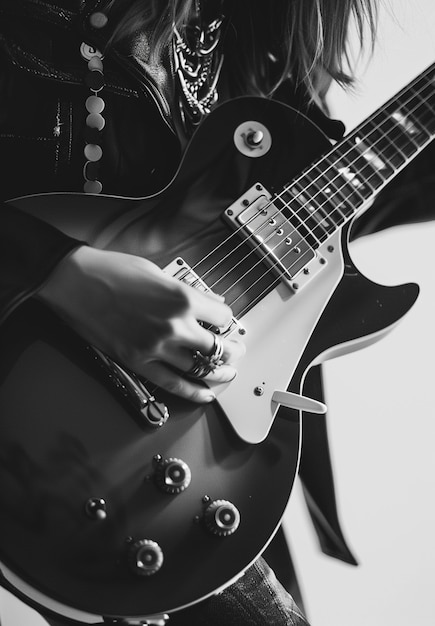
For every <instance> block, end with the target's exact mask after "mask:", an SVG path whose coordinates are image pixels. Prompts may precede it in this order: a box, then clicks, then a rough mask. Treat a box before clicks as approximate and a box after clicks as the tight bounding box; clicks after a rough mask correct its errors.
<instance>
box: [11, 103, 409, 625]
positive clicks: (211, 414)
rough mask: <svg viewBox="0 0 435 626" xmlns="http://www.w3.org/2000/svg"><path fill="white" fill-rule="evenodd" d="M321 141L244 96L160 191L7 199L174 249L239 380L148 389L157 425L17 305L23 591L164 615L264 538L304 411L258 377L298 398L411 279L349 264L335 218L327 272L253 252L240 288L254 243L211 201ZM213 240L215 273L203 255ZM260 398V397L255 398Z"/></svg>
mask: <svg viewBox="0 0 435 626" xmlns="http://www.w3.org/2000/svg"><path fill="white" fill-rule="evenodd" d="M246 120H258V121H260V122H261V123H262V124H264V125H265V126H266V127H267V128H268V130H269V131H270V134H271V136H272V146H271V149H270V150H269V151H268V152H267V154H265V155H264V156H262V157H261V158H250V157H249V156H246V155H244V154H242V153H241V152H240V151H239V150H238V149H237V147H236V146H235V145H234V141H233V135H234V131H235V129H236V128H237V127H238V126H239V125H240V124H241V123H243V122H245V121H246ZM328 147H329V143H328V142H327V140H326V138H325V137H324V136H323V135H322V134H321V133H320V131H319V129H318V128H317V127H315V126H314V125H313V124H312V123H311V122H309V120H307V119H306V118H305V117H304V116H302V115H301V114H299V113H297V112H296V111H294V110H293V109H291V108H289V107H286V106H284V105H280V104H278V103H275V102H270V101H267V100H264V99H256V98H242V99H240V100H235V101H231V102H229V103H227V104H224V105H222V106H221V107H219V108H217V109H216V110H215V111H214V112H213V113H212V114H211V115H210V116H209V117H208V118H207V119H206V120H205V122H204V123H203V124H202V126H201V127H200V129H199V130H198V131H197V133H196V134H195V136H194V137H193V139H192V142H191V144H190V146H189V148H188V150H187V152H186V155H185V158H184V160H183V162H182V165H181V167H180V170H179V172H178V174H177V176H176V177H175V179H174V180H173V181H172V183H171V184H170V185H169V186H168V187H167V188H166V189H165V190H163V191H162V192H161V193H159V194H157V195H156V196H153V197H150V198H144V199H125V198H118V197H104V196H102V197H100V196H83V195H81V194H52V195H47V196H34V197H28V198H21V199H18V200H16V201H13V202H12V204H14V205H16V206H17V207H18V208H20V209H22V210H24V211H28V212H29V213H32V214H35V215H37V216H39V217H41V218H42V219H44V220H46V221H48V222H50V223H52V224H54V225H55V226H57V227H58V228H60V229H62V230H64V231H65V232H67V233H68V234H70V235H72V236H75V237H78V238H80V239H84V240H86V241H88V242H89V243H90V244H92V245H94V246H96V247H101V248H105V249H111V250H119V251H124V252H130V253H132V254H136V255H141V256H144V257H147V258H149V259H151V260H153V261H155V262H156V263H158V264H159V265H160V266H161V267H166V265H167V264H168V263H170V262H171V261H173V260H174V259H175V258H177V257H179V256H180V257H182V258H183V259H184V260H185V261H186V262H187V263H188V264H189V265H190V266H195V268H196V269H195V271H196V272H197V273H198V274H199V275H200V276H203V275H207V279H206V282H207V284H209V285H211V284H215V283H217V285H218V286H217V287H216V291H218V292H224V291H226V292H227V293H228V294H229V297H227V302H229V303H230V304H231V303H232V302H234V305H233V307H232V308H233V312H234V314H235V316H236V318H238V319H239V320H240V323H241V324H242V325H243V326H244V328H245V329H246V331H247V332H246V343H247V348H248V350H247V357H246V358H245V360H242V361H241V362H240V368H239V369H240V373H239V376H238V377H237V378H236V380H235V381H234V382H233V383H231V384H230V385H228V386H226V387H223V388H222V389H219V388H218V389H217V393H218V401H217V402H215V403H213V405H209V406H207V407H198V406H197V405H193V404H191V403H189V402H186V401H182V400H180V399H178V398H176V397H173V396H170V395H169V394H167V393H165V391H164V390H156V391H155V394H156V396H158V399H159V400H161V401H162V402H164V403H165V404H166V406H167V407H168V410H169V414H170V417H169V419H168V421H167V423H166V424H164V426H162V427H161V428H157V429H155V428H150V427H149V426H147V425H146V424H145V423H144V421H143V420H141V418H140V416H139V415H138V414H137V413H136V412H135V411H134V410H133V409H132V408H131V407H130V406H129V404H128V403H126V402H125V400H124V398H123V397H122V394H119V393H118V391H117V389H116V388H114V386H113V385H112V384H111V382H110V380H108V377H107V374H106V372H105V371H103V370H102V368H101V367H100V366H99V365H98V363H97V362H96V360H95V358H93V357H92V353H91V352H90V351H89V350H88V349H87V347H86V346H85V345H83V343H82V342H81V341H80V340H79V339H78V338H77V337H76V336H75V335H74V333H73V332H72V331H71V330H69V329H68V328H67V327H66V326H65V325H64V324H63V323H62V322H60V321H59V320H58V319H56V318H55V317H54V316H53V315H52V314H51V313H50V312H49V311H47V310H46V309H45V308H44V307H43V306H42V305H40V304H38V303H36V302H29V303H27V304H26V305H23V306H22V307H20V309H19V310H18V311H16V313H15V314H14V315H12V316H11V317H10V319H9V320H8V321H7V322H6V323H5V324H4V326H3V327H2V328H1V334H0V344H1V352H0V414H1V421H0V429H1V431H0V561H1V563H2V568H1V569H2V571H3V573H4V574H5V576H6V578H7V580H8V581H9V583H10V585H11V588H12V589H13V590H14V591H15V592H16V593H19V594H23V595H24V597H25V598H26V599H27V601H30V602H33V603H34V604H35V605H36V606H43V607H48V608H50V609H52V610H54V611H55V612H57V613H59V614H60V615H65V616H68V617H75V618H77V619H81V618H82V617H84V616H94V615H95V616H106V617H122V618H126V619H128V618H133V617H140V616H146V615H152V614H156V613H163V612H166V613H171V612H173V611H176V610H177V609H180V608H183V607H186V606H189V605H191V604H194V603H196V602H198V601H200V600H201V599H203V598H206V597H208V596H210V595H212V594H214V593H215V592H216V591H218V590H220V589H222V588H224V587H225V586H227V585H228V584H229V583H230V582H231V581H232V580H234V579H235V578H237V576H238V575H240V574H241V573H242V572H243V571H244V570H245V569H246V568H247V567H248V566H249V565H250V564H251V563H252V562H253V561H254V560H255V559H256V558H257V557H258V555H259V554H261V552H262V551H263V550H264V548H265V547H266V546H267V544H268V543H269V541H270V540H271V538H272V537H273V535H274V533H275V531H276V529H277V528H278V526H279V523H280V520H281V518H282V515H283V513H284V510H285V507H286V504H287V502H288V498H289V496H290V492H291V489H292V486H293V482H294V479H295V475H296V473H297V469H298V462H299V455H300V446H301V419H300V413H299V411H296V410H294V409H286V408H283V407H280V408H278V407H275V406H273V402H271V396H270V393H269V396H268V397H267V398H266V399H264V398H263V399H262V398H260V397H258V396H257V395H255V394H254V393H253V389H254V387H255V386H257V385H258V386H263V387H264V388H265V389H266V391H267V390H270V389H272V390H273V389H286V388H288V389H290V390H291V391H294V392H296V393H301V392H302V390H303V382H304V377H305V374H306V371H307V369H308V368H309V367H310V366H311V365H312V364H313V363H315V362H320V361H321V360H324V359H325V358H328V357H329V356H333V355H334V354H339V353H341V352H344V351H346V350H348V349H355V348H357V347H360V346H362V345H366V344H368V343H370V342H372V341H374V340H376V339H377V338H379V337H380V336H382V334H384V333H385V332H386V331H387V330H389V329H390V328H392V327H393V326H394V324H395V323H396V322H397V321H398V320H399V319H400V318H401V317H402V316H403V315H404V314H405V313H406V312H407V310H408V309H409V308H410V307H411V306H412V304H413V302H414V301H415V299H416V297H417V292H418V289H417V287H416V285H402V286H399V287H383V286H380V285H376V284H374V283H372V282H371V281H369V280H368V279H366V278H365V277H363V276H362V275H361V274H360V273H359V272H358V270H357V269H356V268H355V266H354V265H353V263H352V261H351V259H350V257H349V255H348V252H347V239H348V227H345V228H344V229H343V232H341V233H339V234H338V235H337V236H336V237H335V239H334V240H333V246H331V244H330V248H331V250H330V253H329V254H330V258H328V263H327V266H328V267H327V268H326V269H325V270H324V271H323V272H321V273H320V274H319V276H316V278H315V279H313V281H312V283H310V284H309V285H307V287H305V288H304V290H303V291H301V293H300V294H296V295H295V294H294V293H290V290H289V289H288V287H287V286H285V285H283V284H281V283H280V281H277V280H276V277H274V276H273V275H272V274H271V272H267V271H266V272H265V267H266V266H264V265H263V264H262V263H259V262H258V261H259V259H258V257H255V261H254V262H252V261H251V266H252V269H251V271H252V272H254V276H257V273H258V278H256V280H255V281H252V278H251V279H250V284H251V283H252V282H254V284H255V288H254V289H253V290H252V289H248V288H247V282H246V281H247V278H246V264H247V263H249V259H252V257H253V254H252V252H251V249H250V248H249V247H248V246H247V244H243V245H240V240H239V239H237V237H235V236H232V237H231V236H230V235H231V229H230V228H229V226H228V225H227V223H226V222H225V221H224V220H223V219H222V216H223V214H224V212H225V210H226V209H227V207H228V206H230V205H231V204H232V203H233V202H235V201H236V200H237V199H238V198H239V197H241V196H242V195H243V193H244V192H245V191H246V190H247V189H248V188H250V187H251V186H252V185H255V184H256V183H257V182H260V183H261V184H262V185H263V186H264V187H266V188H267V189H269V190H270V191H272V190H273V189H277V188H280V187H282V186H283V185H284V184H285V183H286V182H288V181H289V180H291V179H292V178H293V177H294V176H295V175H296V174H297V173H298V172H299V171H301V169H302V168H304V167H305V166H306V165H307V164H309V163H311V162H312V161H313V160H314V159H315V158H316V157H317V156H318V155H319V154H321V153H322V152H324V151H325V150H326V149H328ZM227 249H228V250H227ZM332 249H333V250H332ZM216 250H219V253H220V255H221V257H222V260H221V263H220V269H219V272H220V274H217V273H216V272H217V271H218V270H216V269H215V266H216V265H217V264H216V257H215V253H213V254H210V252H211V251H216ZM227 251H228V253H231V255H229V256H228V259H227V260H225V259H226V256H225V255H226V254H227ZM325 254H326V252H325ZM234 272H236V274H237V281H234ZM231 273H232V276H231V275H230V274H231ZM239 380H240V382H239ZM255 383H256V384H255ZM266 396H267V393H266ZM256 402H264V405H260V410H258V409H257V408H256V406H257V405H256V404H255V403H256ZM256 411H257V412H258V413H259V415H260V416H261V415H262V414H263V413H270V415H271V417H270V418H268V420H269V422H268V425H267V427H263V426H261V427H260V426H259V427H258V429H257V427H254V431H255V432H254V434H253V435H252V441H254V440H255V443H252V442H250V441H247V440H244V439H243V438H242V437H241V436H240V429H243V428H245V424H246V423H249V421H250V419H251V416H253V417H252V419H253V421H254V422H255V420H256V418H255V416H254V413H255V412H256ZM233 415H234V417H233ZM233 419H234V421H233ZM309 419H316V417H315V416H312V417H309ZM239 422H240V423H241V425H239ZM156 455H161V456H162V457H163V458H166V459H167V458H177V459H182V460H183V461H184V462H185V463H186V464H187V465H188V466H189V468H190V471H191V475H192V478H191V482H190V485H189V486H188V488H187V489H186V490H185V491H183V492H182V493H179V494H176V495H170V494H167V493H163V492H162V490H161V489H160V488H159V487H158V485H157V484H156V481H155V479H154V474H155V461H154V460H153V459H154V458H155V456H156ZM90 498H103V499H104V500H105V502H106V503H107V517H106V518H105V519H92V518H90V517H89V515H87V514H86V510H85V508H86V503H87V502H88V500H89V499H90ZM220 499H223V500H226V501H230V502H232V503H234V504H235V506H236V507H237V510H238V511H239V512H240V525H239V527H238V528H237V530H236V532H234V533H233V534H231V535H230V536H216V535H214V534H211V533H210V532H209V531H208V530H207V528H206V524H205V522H204V519H203V517H204V511H205V509H206V508H207V506H208V503H209V502H210V501H215V500H220ZM142 539H149V540H151V541H155V542H157V543H158V544H159V546H160V547H161V548H162V551H163V556H164V560H163V565H162V567H161V568H160V569H159V571H158V572H157V573H155V574H153V575H150V576H139V575H137V574H135V573H134V572H133V571H132V570H131V567H130V565H129V558H130V557H129V555H130V554H131V546H133V545H134V544H135V542H137V541H139V540H142Z"/></svg>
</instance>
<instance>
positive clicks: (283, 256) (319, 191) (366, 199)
mask: <svg viewBox="0 0 435 626" xmlns="http://www.w3.org/2000/svg"><path fill="white" fill-rule="evenodd" d="M416 110H417V109H414V110H412V111H410V112H411V113H413V112H415V111H416ZM434 113H435V111H434ZM380 127H381V125H380V126H378V127H377V128H376V130H377V129H379V128H380ZM420 134H421V133H420ZM368 136H369V135H367V137H368ZM385 138H386V137H385V136H382V137H381V140H384V139H385ZM430 140H431V139H430V136H429V137H427V136H425V143H428V142H429V141H430ZM393 145H394V144H393ZM374 146H376V142H375V143H373V144H372V145H371V146H369V147H368V150H370V149H372V148H373V147H374ZM394 147H396V149H397V151H398V152H399V154H401V156H402V158H404V162H403V163H402V164H401V166H400V168H397V169H395V168H394V167H393V166H391V167H390V169H391V171H392V173H394V174H396V173H397V172H398V171H399V169H403V167H405V166H406V165H407V164H408V163H409V161H410V160H412V158H414V156H415V155H416V154H417V153H418V151H419V150H420V149H422V147H423V144H422V145H421V146H417V145H416V144H414V146H413V147H414V148H415V152H414V154H413V155H412V157H406V156H405V154H404V153H403V152H401V151H400V150H399V149H398V148H397V146H394ZM358 158H360V157H358ZM372 177H378V178H379V179H380V178H382V177H381V176H380V174H379V172H377V171H376V170H372V172H371V174H370V176H369V177H368V179H365V184H366V186H368V187H369V188H370V184H369V181H370V179H371V178H372ZM390 179H391V176H389V177H388V178H387V179H386V180H385V179H384V180H383V184H382V185H381V186H378V187H377V188H376V187H375V188H374V189H371V194H370V196H371V195H373V193H374V192H379V191H380V189H381V188H382V187H383V186H385V184H387V183H388V182H389V180H390ZM311 184H312V181H310V185H311ZM293 185H294V183H292V185H291V186H293ZM341 189H343V187H342V188H340V189H338V191H341ZM307 190H309V186H308V187H305V188H304V190H303V191H302V192H301V194H302V195H303V194H305V195H307ZM322 192H323V190H322V189H320V190H318V194H319V193H322ZM318 194H315V195H318ZM315 195H314V196H310V199H309V202H311V198H313V197H315ZM334 195H335V194H333V195H329V196H328V200H327V203H329V202H330V201H331V199H332V198H333V197H334ZM370 196H368V197H367V198H365V197H364V196H362V195H360V199H361V200H362V202H361V206H362V205H363V204H364V203H367V202H368V201H369V200H370ZM274 200H275V199H274ZM347 200H348V198H345V201H347ZM292 202H293V198H292V199H291V200H290V201H289V202H288V203H285V206H286V207H287V208H291V204H292ZM325 204H326V203H325ZM334 210H335V208H334ZM278 213H280V211H278ZM340 214H341V216H342V222H341V223H340V224H339V225H335V226H337V228H335V230H334V233H335V232H337V230H338V226H340V227H342V226H344V225H345V223H346V222H347V221H349V219H351V218H352V217H353V216H354V214H355V211H354V212H352V214H350V215H348V216H347V217H346V216H345V215H344V214H343V213H341V212H340ZM290 219H291V218H290ZM290 219H289V220H287V222H290ZM284 223H285V222H284ZM301 223H302V224H303V222H302V221H301ZM331 223H333V221H332V220H331ZM283 225H284V224H283ZM262 228H264V224H263V225H262V226H260V227H259V229H258V230H261V229H262ZM306 228H307V230H308V227H307V226H306ZM334 233H328V232H327V231H326V230H324V235H326V238H325V239H324V241H327V240H328V238H330V237H332V235H333V234H334ZM310 234H312V233H311V232H310ZM274 235H275V233H274V232H273V233H271V234H270V235H269V237H267V238H265V239H264V240H262V241H261V242H260V243H259V244H258V245H257V246H256V247H255V249H258V248H260V247H261V246H262V245H264V243H267V241H268V240H269V239H270V238H272V237H273V236H274ZM315 238H316V237H315ZM301 239H302V240H303V238H301ZM316 239H317V238H316ZM282 241H283V240H280V241H279V242H278V244H277V245H276V246H275V247H273V248H269V249H268V250H267V252H266V253H265V254H263V257H262V258H263V259H264V258H268V257H270V256H271V255H272V256H273V252H274V251H275V250H276V249H277V248H278V247H279V246H280V245H281V244H282ZM317 241H318V242H319V244H320V243H323V242H321V241H320V240H318V239H317ZM291 252H292V250H289V251H288V252H287V253H286V254H284V255H282V256H281V257H280V259H279V260H278V262H274V263H273V266H272V267H271V268H269V269H268V272H269V271H271V270H273V269H274V268H276V267H279V264H280V261H282V260H284V259H285V258H286V257H287V256H288V255H289V254H291ZM231 254H232V253H231V252H230V253H229V254H228V255H227V256H230V255H231ZM250 254H251V253H250ZM248 256H250V255H248ZM245 258H247V257H245ZM243 260H244V259H242V260H241V261H239V262H238V263H237V264H236V265H234V266H232V267H231V269H230V270H228V271H227V272H226V273H225V274H223V275H221V276H220V277H219V279H218V280H217V281H216V282H215V283H214V284H212V285H211V287H215V286H216V285H217V284H218V283H219V282H220V281H222V280H223V279H224V278H226V276H227V275H228V274H229V273H230V272H231V271H233V269H234V268H235V267H237V266H238V265H240V263H242V262H243ZM261 261H262V259H259V260H258V261H257V262H256V264H254V265H253V266H252V267H251V268H250V269H249V270H248V271H247V272H245V274H243V275H242V276H239V278H238V281H236V283H234V284H233V285H231V286H230V287H228V288H227V289H226V290H225V291H224V292H222V295H225V294H226V293H228V291H229V290H230V289H232V288H233V287H234V286H235V285H236V284H237V282H239V281H240V280H242V279H243V278H244V277H245V276H247V274H248V273H249V272H250V271H252V269H254V267H256V266H257V265H259V264H260V263H261ZM297 263H298V261H297V260H296V261H295V262H294V263H293V264H290V265H289V267H288V268H287V270H286V271H290V270H291V269H292V268H293V267H294V266H295V265H296V264H297ZM266 273H267V272H265V274H266ZM260 278H261V277H260ZM256 282H258V281H256ZM245 293H246V292H245ZM242 295H244V293H242V294H240V296H242ZM240 296H239V297H240ZM234 302H235V301H233V304H234Z"/></svg>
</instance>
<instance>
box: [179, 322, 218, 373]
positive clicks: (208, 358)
mask: <svg viewBox="0 0 435 626" xmlns="http://www.w3.org/2000/svg"><path fill="white" fill-rule="evenodd" d="M223 353H224V343H223V341H222V339H221V338H220V337H218V335H215V334H214V333H213V347H212V350H211V352H210V354H208V355H205V354H202V352H200V351H199V350H196V351H195V352H194V353H193V365H192V367H191V368H190V370H189V371H188V372H187V374H188V376H192V377H193V378H204V377H205V376H208V374H211V373H212V372H214V371H215V370H216V369H217V368H218V367H220V366H221V365H222V364H223V360H222V356H223Z"/></svg>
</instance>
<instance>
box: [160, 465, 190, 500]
mask: <svg viewBox="0 0 435 626" xmlns="http://www.w3.org/2000/svg"><path fill="white" fill-rule="evenodd" d="M154 463H155V481H156V484H157V486H158V487H159V489H161V490H162V491H164V492H165V493H169V494H171V495H175V494H177V493H181V492H182V491H184V490H185V489H187V487H188V486H189V485H190V480H191V477H192V475H191V472H190V468H189V466H188V465H187V463H185V462H184V461H182V460H181V459H175V458H172V457H171V458H168V459H164V458H162V457H161V456H160V455H156V456H155V457H154Z"/></svg>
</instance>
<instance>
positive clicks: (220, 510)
mask: <svg viewBox="0 0 435 626" xmlns="http://www.w3.org/2000/svg"><path fill="white" fill-rule="evenodd" d="M204 521H205V526H206V528H207V530H208V531H209V532H211V533H213V535H218V536H219V537H227V536H228V535H232V534H233V533H234V532H236V530H237V529H238V527H239V524H240V513H239V510H238V509H237V507H235V506H234V504H232V502H228V500H213V502H211V503H210V504H209V505H208V507H207V508H206V510H205V512H204Z"/></svg>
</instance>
